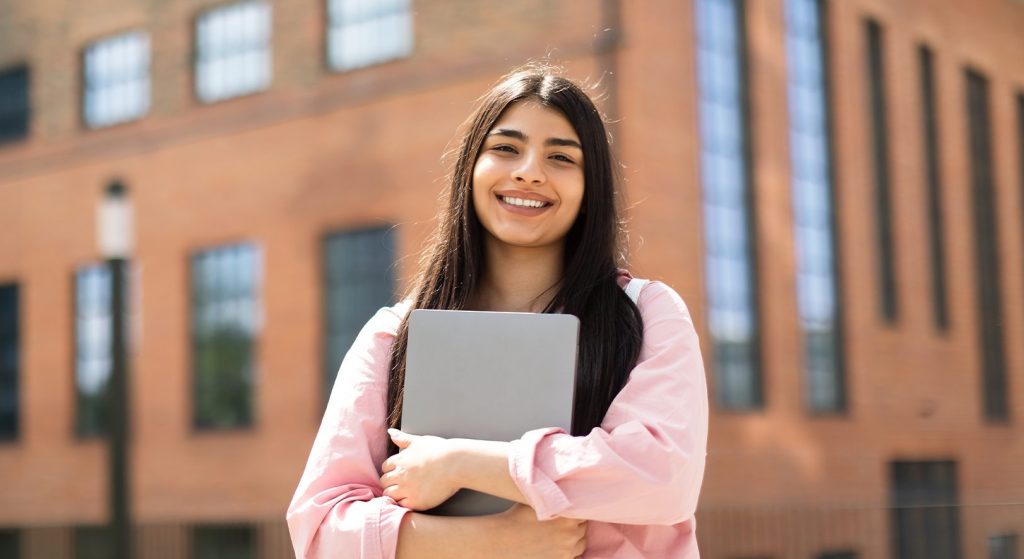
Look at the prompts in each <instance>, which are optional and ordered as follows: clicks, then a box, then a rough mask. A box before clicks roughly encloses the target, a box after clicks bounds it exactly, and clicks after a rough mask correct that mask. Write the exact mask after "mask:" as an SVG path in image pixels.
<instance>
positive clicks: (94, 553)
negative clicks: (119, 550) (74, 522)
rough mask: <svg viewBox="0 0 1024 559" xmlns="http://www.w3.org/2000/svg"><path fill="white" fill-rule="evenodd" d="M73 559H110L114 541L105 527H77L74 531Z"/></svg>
mask: <svg viewBox="0 0 1024 559" xmlns="http://www.w3.org/2000/svg"><path fill="white" fill-rule="evenodd" d="M74 541H75V559H110V557H113V556H114V541H113V538H111V537H110V530H109V528H107V527H106V526H79V527H77V528H75V531H74Z"/></svg>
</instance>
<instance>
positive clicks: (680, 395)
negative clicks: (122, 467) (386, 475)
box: [287, 276, 708, 559]
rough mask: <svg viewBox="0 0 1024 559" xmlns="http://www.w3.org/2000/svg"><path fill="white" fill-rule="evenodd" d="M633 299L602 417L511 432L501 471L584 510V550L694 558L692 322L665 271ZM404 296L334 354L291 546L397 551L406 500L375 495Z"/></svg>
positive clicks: (557, 508) (696, 436)
mask: <svg viewBox="0 0 1024 559" xmlns="http://www.w3.org/2000/svg"><path fill="white" fill-rule="evenodd" d="M627 280H628V276H626V277H625V278H624V280H623V281H627ZM638 307H639V308H640V312H641V314H642V315H643V319H644V341H643V346H642V349H641V352H640V359H639V361H638V363H637V365H636V368H634V369H633V371H632V372H631V373H630V377H629V381H628V382H627V383H626V386H625V387H624V388H623V389H622V391H621V392H620V393H619V394H618V396H617V397H616V398H615V400H614V401H613V402H612V405H611V407H610V408H609V409H608V413H607V415H606V416H605V418H604V421H603V422H602V424H601V427H600V428H596V429H594V430H592V431H591V432H590V433H589V434H587V435H586V436H581V437H573V436H571V435H568V434H566V433H565V432H564V431H561V430H558V429H537V430H534V431H529V432H527V433H525V434H524V435H523V436H522V438H520V439H518V440H516V441H513V444H512V448H513V450H512V452H511V455H510V457H509V472H510V474H511V475H512V478H513V479H514V480H515V482H516V485H518V487H519V489H520V490H521V491H522V493H523V495H524V496H526V498H527V499H528V500H529V504H530V506H532V507H533V508H534V510H536V511H537V516H538V518H540V519H548V518H552V517H555V516H563V517H572V518H582V519H587V520H590V521H591V522H590V523H589V528H588V532H587V551H586V553H585V554H584V557H585V558H588V559H590V558H593V559H597V558H634V557H635V558H645V559H654V558H662V557H664V558H669V557H671V558H687V559H690V558H696V557H698V552H697V541H696V534H695V528H696V523H695V520H694V511H695V510H696V508H697V497H698V495H699V493H700V486H701V481H702V479H703V475H704V459H705V451H706V447H707V430H708V398H707V387H706V383H705V379H704V365H703V361H702V359H701V355H700V348H699V345H698V341H697V334H696V331H695V330H694V327H693V321H692V320H691V319H690V314H689V311H688V310H687V308H686V305H685V304H684V303H683V300H682V299H681V298H680V297H679V295H678V294H676V292H675V291H673V290H672V288H670V287H668V286H667V285H665V284H663V283H659V282H652V283H650V284H648V285H647V286H646V287H644V289H643V290H642V291H641V293H640V296H639V300H638ZM402 309H404V306H401V305H399V306H396V307H391V308H385V309H381V310H380V311H378V312H377V314H376V315H375V316H374V317H373V318H372V319H370V321H369V322H368V323H367V324H366V326H365V327H363V330H362V331H361V332H360V334H359V336H358V338H357V339H356V341H355V343H354V344H353V345H352V348H351V349H350V350H349V352H348V354H347V355H346V356H345V359H344V361H343V362H342V364H341V369H340V370H339V372H338V378H337V381H336V382H335V385H334V389H333V391H332V393H331V398H330V401H329V403H328V404H327V410H326V411H325V412H324V419H323V423H322V424H321V425H320V431H319V433H318V434H317V436H316V440H315V441H314V443H313V449H312V451H311V453H310V456H309V461H308V462H307V464H306V469H305V471H304V472H303V474H302V479H301V480H300V481H299V486H298V488H297V489H296V491H295V496H294V497H293V498H292V502H291V505H290V506H289V507H288V515H287V518H288V528H289V531H290V532H291V538H292V544H293V546H294V547H295V555H296V557H299V558H328V557H361V558H372V559H392V558H394V557H395V549H396V547H397V543H398V529H399V525H400V523H401V520H402V516H403V515H404V514H405V513H406V512H408V510H407V509H405V508H403V507H401V506H399V505H397V504H396V503H395V502H394V501H393V500H392V499H391V498H390V497H384V496H383V495H382V488H381V487H380V484H379V477H380V475H381V471H380V466H381V463H382V462H383V461H384V459H385V458H386V449H387V433H386V431H385V416H386V412H385V408H386V401H387V377H388V352H389V349H390V346H391V343H392V341H393V340H394V337H395V333H396V331H397V329H398V325H399V323H400V321H401V319H402V317H403V314H402V313H403V311H402Z"/></svg>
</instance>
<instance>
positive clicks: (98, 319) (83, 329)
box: [75, 264, 112, 436]
mask: <svg viewBox="0 0 1024 559" xmlns="http://www.w3.org/2000/svg"><path fill="white" fill-rule="evenodd" d="M110 281H111V277H110V268H109V267H107V266H106V265H102V264H97V265H93V266H89V267H87V268H83V269H81V270H79V271H78V273H77V274H76V275H75V388H76V393H77V411H76V421H75V424H76V431H77V432H78V434H79V435H80V436H91V435H99V434H103V433H106V431H107V410H108V406H107V403H106V399H107V381H108V380H109V379H110V370H111V366H112V360H111V354H110V350H111V346H110V344H111V328H112V322H111V320H110Z"/></svg>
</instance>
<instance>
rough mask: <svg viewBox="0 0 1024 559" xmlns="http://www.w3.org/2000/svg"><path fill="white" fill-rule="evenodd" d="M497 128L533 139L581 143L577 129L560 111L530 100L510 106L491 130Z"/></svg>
mask: <svg viewBox="0 0 1024 559" xmlns="http://www.w3.org/2000/svg"><path fill="white" fill-rule="evenodd" d="M497 128H511V129H515V130H518V131H520V132H522V133H523V134H525V135H526V136H527V137H529V138H531V139H533V138H536V139H538V140H545V139H547V138H565V139H571V140H576V141H579V136H577V134H576V129H575V128H573V126H572V123H570V122H569V119H567V118H565V115H563V114H562V113H561V112H560V111H559V110H558V109H554V108H551V107H545V106H544V105H541V104H540V103H538V102H536V101H530V100H527V101H518V102H516V103H513V104H512V105H509V106H508V108H506V109H505V111H504V112H503V113H501V116H500V117H498V120H497V121H496V122H495V123H494V126H493V127H492V128H491V130H495V129H497Z"/></svg>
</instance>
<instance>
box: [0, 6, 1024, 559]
mask: <svg viewBox="0 0 1024 559" xmlns="http://www.w3.org/2000/svg"><path fill="white" fill-rule="evenodd" d="M0 15H2V17H0V224H2V232H0V480H2V482H0V556H3V557H7V556H12V557H79V558H84V557H102V556H104V553H105V551H104V545H106V544H105V543H104V536H103V533H102V531H101V530H100V529H99V527H100V526H101V525H102V524H103V523H104V522H105V521H106V517H107V508H108V507H107V477H108V474H107V446H106V442H105V435H104V434H105V430H106V427H105V425H106V409H107V406H108V404H107V403H106V401H105V397H104V389H105V386H106V380H107V378H108V377H109V368H110V354H109V348H108V345H109V325H110V314H109V310H108V307H109V300H110V296H111V294H110V289H109V283H108V282H109V272H108V271H107V270H106V268H105V266H103V265H102V263H101V259H100V255H99V252H98V249H97V248H96V240H95V230H96V226H97V223H96V206H97V204H98V202H99V200H100V199H101V197H102V193H103V191H104V189H105V188H106V187H107V186H108V185H109V184H110V183H111V182H113V181H115V180H116V181H120V182H121V183H123V184H124V185H126V186H127V188H128V189H129V196H130V200H131V203H132V205H133V208H134V212H135V219H136V229H135V230H136V236H135V256H134V258H133V259H132V262H131V282H130V284H131V286H132V289H131V290H130V291H131V292H130V306H131V311H130V322H131V333H132V335H131V352H132V353H131V360H130V371H131V376H130V390H131V397H130V402H131V434H132V468H131V472H132V473H131V480H132V485H131V497H132V501H131V502H132V510H133V514H134V517H135V520H136V523H137V525H138V526H139V529H138V531H137V538H136V541H137V545H138V546H139V547H138V549H139V550H140V555H141V556H153V557H175V558H177V557H226V556H240V557H257V556H259V557H266V558H270V557H279V556H281V557H284V556H289V554H290V553H291V552H290V549H289V547H288V542H287V534H286V531H285V528H284V525H283V515H284V510H285V507H286V506H287V503H288V500H289V498H290V496H291V493H292V491H293V490H294V487H295V484H296V483H297V481H298V477H299V475H300V473H301V471H302V468H303V465H304V463H305V459H306V456H307V454H308V451H309V447H310V444H311V442H312V437H313V435H314V433H315V430H316V429H317V427H318V425H319V419H320V414H321V413H322V411H323V405H324V401H325V398H326V395H327V392H328V390H329V389H330V386H331V383H332V382H333V375H334V372H335V370H336V369H337V366H338V364H339V363H340V361H341V358H342V357H343V355H344V352H345V350H346V348H347V346H348V344H350V343H351V340H352V338H353V337H354V334H355V332H356V331H358V328H359V327H360V326H361V325H362V323H363V322H364V321H365V320H366V318H367V317H368V316H369V315H370V314H371V313H372V312H373V310H374V309H375V308H377V307H379V306H380V305H382V304H387V303H388V302H389V301H392V300H394V298H395V297H397V296H399V294H400V293H401V292H402V291H403V290H404V289H405V288H406V287H408V285H409V282H410V280H411V278H412V276H413V275H414V273H415V270H416V266H417V263H418V258H417V254H418V251H419V249H420V248H421V247H422V246H423V242H424V241H425V239H426V238H427V236H428V235H429V234H430V232H431V230H432V227H433V221H432V218H433V216H434V214H435V211H436V210H437V208H438V193H439V192H440V190H441V188H442V185H443V184H444V180H445V174H446V171H447V167H446V165H447V162H448V160H447V159H446V158H445V157H444V156H445V154H446V153H448V152H449V150H450V149H451V148H452V147H453V146H454V144H455V142H456V141H457V140H456V138H457V130H458V127H459V125H460V123H461V122H462V120H463V119H464V118H465V117H466V116H467V115H468V114H469V112H470V110H471V107H472V104H473V102H474V100H475V99H476V98H477V96H479V95H480V94H481V93H482V92H483V91H484V90H485V89H486V88H487V87H488V86H489V85H490V84H491V83H493V82H494V81H495V80H496V79H497V78H498V77H499V76H501V75H502V74H503V73H505V72H506V71H508V70H509V69H510V68H512V67H514V66H516V65H518V64H520V63H522V62H524V61H526V60H529V59H536V58H542V57H545V56H549V57H550V58H552V59H554V60H556V61H559V62H562V63H564V65H565V67H566V70H567V74H568V75H570V76H572V77H575V78H577V79H580V80H585V81H588V82H589V83H592V84H594V86H595V91H598V92H600V94H601V96H600V104H601V105H602V107H603V109H604V110H605V112H606V113H607V114H608V116H609V118H610V120H611V124H610V131H611V133H612V135H613V140H614V149H615V152H616V155H617V156H618V158H619V159H620V160H621V162H622V163H623V167H622V169H621V175H622V182H623V185H624V188H625V194H626V198H627V206H628V217H629V248H630V253H631V267H632V269H633V271H634V274H635V275H637V276H641V277H649V278H654V279H660V280H663V281H665V282H667V283H668V284H670V285H672V286H673V287H674V288H675V289H676V290H677V291H678V292H679V293H680V294H681V295H682V296H683V298H684V299H685V300H686V302H687V304H688V306H689V308H690V311H691V313H692V314H693V316H694V319H695V322H696V324H697V328H698V332H699V334H700V335H701V340H702V350H703V353H704V357H705V363H706V366H707V374H708V381H709V389H710V397H711V401H712V411H711V414H712V416H711V434H710V440H709V446H708V460H707V471H706V476H705V482H704V488H703V492H702V497H701V505H700V508H699V510H698V513H697V522H698V526H699V529H698V541H699V542H700V545H701V548H702V553H703V555H704V556H706V557H712V558H717V557H722V558H732V557H737V558H738V557H779V558H781V557H831V558H838V557H894V558H895V557H904V558H909V557H971V558H973V557H992V558H1006V557H1019V556H1021V555H1022V554H1024V542H1022V539H1024V428H1022V427H1021V418H1022V416H1024V343H1022V340H1024V289H1022V288H1024V35H1022V33H1024V32H1022V31H1021V30H1024V4H1021V3H1020V2H1018V1H1014V0H981V1H978V2H971V3H968V2H966V1H964V0H930V1H925V0H900V1H898V2H892V1H890V2H883V1H880V0H842V1H839V0H683V1H669V0H664V1H662V0H658V1H652V2H644V3H639V2H623V1H621V0H601V1H598V0H588V1H585V2H571V1H568V0H526V1H523V2H515V3H512V2H508V3H492V2H477V1H471V0H450V1H443V2H426V1H421V0H415V1H414V0H381V1H379V2H370V1H355V0H300V1H291V2H287V3H286V2H283V1H281V0H248V1H244V2H224V1H219V0H218V1H212V0H166V1H153V2H129V1H125V0H104V1H103V2H98V3H96V2H93V3H89V5H88V6H86V5H82V4H78V3H72V2H61V1H59V0H41V1H37V2H34V3H27V2H17V1H15V0H0ZM233 554H237V555H233Z"/></svg>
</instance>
